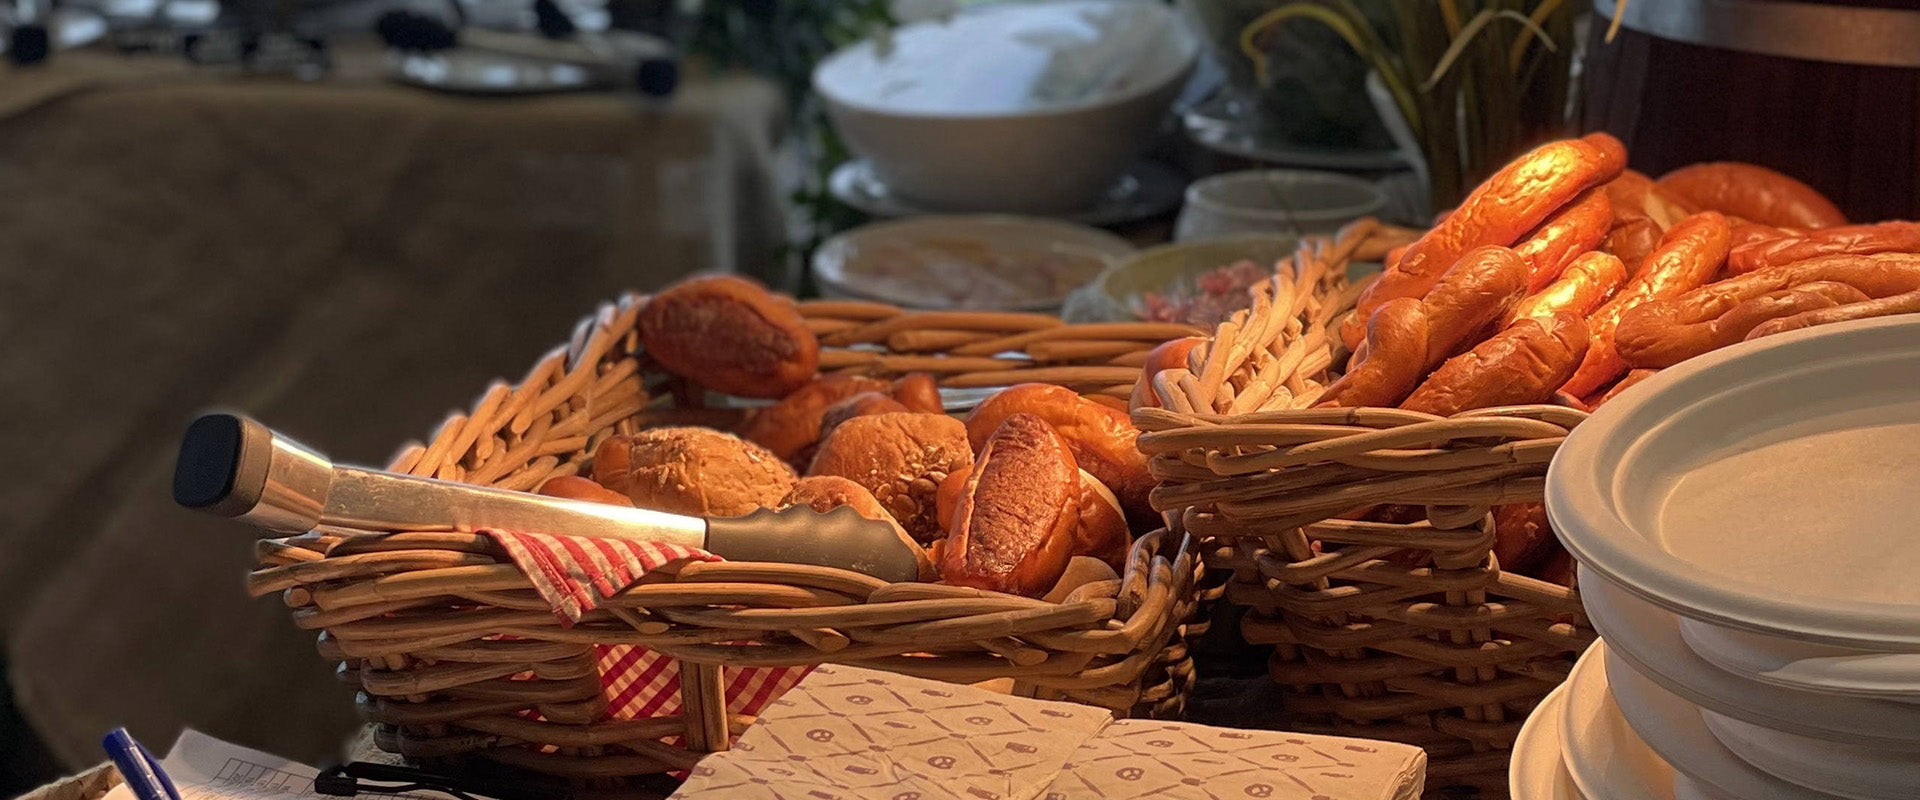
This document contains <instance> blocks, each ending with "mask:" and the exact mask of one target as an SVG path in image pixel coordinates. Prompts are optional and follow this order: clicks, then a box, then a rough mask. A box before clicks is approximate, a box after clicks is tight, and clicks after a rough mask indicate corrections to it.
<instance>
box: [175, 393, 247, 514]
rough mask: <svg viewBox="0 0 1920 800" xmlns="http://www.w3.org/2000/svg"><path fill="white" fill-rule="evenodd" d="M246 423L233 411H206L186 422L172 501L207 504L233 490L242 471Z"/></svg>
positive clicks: (199, 505)
mask: <svg viewBox="0 0 1920 800" xmlns="http://www.w3.org/2000/svg"><path fill="white" fill-rule="evenodd" d="M243 429H244V426H243V425H242V423H241V419H240V418H239V417H236V416H234V415H232V414H207V415H204V416H202V417H200V418H199V419H196V420H194V421H193V422H192V423H191V424H189V425H187V433H186V436H184V437H182V438H181V440H180V458H179V460H178V461H176V462H175V463H174V466H173V501H174V502H176V503H179V504H180V505H182V506H185V507H187V508H194V509H200V508H207V507H209V506H212V505H214V504H216V503H219V502H220V501H222V500H225V499H227V496H228V495H230V494H232V493H233V485H234V479H235V478H237V477H238V476H239V473H240V450H241V446H242V443H243V439H244V436H243V433H242V431H243Z"/></svg>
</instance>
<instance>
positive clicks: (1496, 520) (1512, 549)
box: [1493, 503, 1554, 575]
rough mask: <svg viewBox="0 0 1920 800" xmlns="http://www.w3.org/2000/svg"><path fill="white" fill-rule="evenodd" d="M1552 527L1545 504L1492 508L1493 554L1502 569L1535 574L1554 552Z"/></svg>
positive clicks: (1523, 504) (1517, 504) (1523, 573)
mask: <svg viewBox="0 0 1920 800" xmlns="http://www.w3.org/2000/svg"><path fill="white" fill-rule="evenodd" d="M1553 548H1554V538H1553V526H1552V525H1550V524H1549V523H1548V522H1547V506H1546V504H1545V503H1515V504H1513V505H1505V506H1499V507H1497V508H1495V509H1494V510H1493V556H1494V558H1496V559H1499V561H1500V569H1501V570H1503V571H1506V572H1516V573H1519V574H1522V575H1532V574H1534V571H1535V570H1537V569H1539V568H1540V567H1541V565H1543V564H1545V563H1546V561H1547V557H1548V556H1551V555H1553Z"/></svg>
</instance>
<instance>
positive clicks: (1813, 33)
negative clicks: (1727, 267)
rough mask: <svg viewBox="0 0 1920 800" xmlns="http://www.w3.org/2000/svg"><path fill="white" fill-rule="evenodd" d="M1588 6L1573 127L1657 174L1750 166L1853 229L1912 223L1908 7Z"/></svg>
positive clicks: (1917, 136) (1914, 10)
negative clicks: (1830, 207) (1602, 133)
mask: <svg viewBox="0 0 1920 800" xmlns="http://www.w3.org/2000/svg"><path fill="white" fill-rule="evenodd" d="M1613 3H1614V0H1595V3H1594V11H1595V20H1594V23H1595V24H1594V25H1593V26H1592V27H1593V34H1592V37H1593V38H1592V40H1591V41H1589V42H1588V49H1587V61H1586V69H1585V72H1586V74H1585V78H1584V79H1583V82H1582V83H1583V91H1584V94H1585V96H1586V100H1585V103H1584V106H1583V108H1584V112H1583V115H1582V116H1583V122H1584V123H1585V127H1586V128H1587V129H1589V130H1594V129H1598V130H1606V131H1608V132H1610V133H1612V134H1614V135H1616V136H1619V137H1620V139H1621V140H1622V141H1624V142H1626V144H1627V148H1628V152H1629V153H1631V154H1632V166H1633V167H1634V168H1635V169H1638V170H1640V171H1642V172H1645V173H1647V174H1649V175H1653V176H1656V177H1657V176H1659V175H1660V174H1661V173H1664V172H1666V171H1667V170H1670V169H1673V168H1675V167H1680V166H1685V165H1687V164H1691V163H1694V162H1698V161H1724V160H1735V161H1750V162H1753V163H1756V164H1763V165H1766V166H1768V167H1772V168H1774V169H1777V170H1780V171H1781V172H1785V173H1787V174H1789V175H1792V176H1794V177H1796V178H1799V179H1801V180H1803V181H1806V182H1807V183H1809V184H1811V185H1813V187H1814V188H1817V189H1819V190H1820V191H1821V192H1823V193H1825V194H1826V195H1827V196H1828V197H1830V198H1832V199H1833V201H1834V202H1835V203H1837V204H1838V205H1839V206H1840V208H1841V210H1843V211H1845V212H1846V214H1847V216H1848V218H1850V219H1853V220H1856V221H1864V220H1880V219H1894V218H1903V219H1911V218H1920V191H1916V189H1920V165H1917V164H1916V162H1917V161H1920V159H1916V150H1917V149H1920V133H1917V131H1920V124H1916V123H1917V122H1920V45H1917V44H1916V43H1920V3H1916V2H1912V0H1864V1H1863V0H1854V2H1836V1H1835V0H1819V1H1818V2H1770V1H1763V0H1631V1H1630V2H1629V3H1628V4H1627V7H1626V11H1625V13H1624V14H1623V15H1622V20H1621V30H1620V31H1619V34H1618V35H1617V36H1616V37H1615V39H1614V40H1613V41H1612V42H1605V41H1602V39H1603V36H1604V33H1605V31H1606V28H1607V25H1606V21H1607V20H1608V19H1610V18H1611V17H1612V16H1613V12H1614V8H1613Z"/></svg>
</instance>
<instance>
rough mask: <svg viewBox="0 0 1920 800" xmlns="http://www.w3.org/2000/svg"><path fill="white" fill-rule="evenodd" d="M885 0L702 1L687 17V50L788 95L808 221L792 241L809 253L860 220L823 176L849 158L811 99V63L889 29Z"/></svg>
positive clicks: (801, 205)
mask: <svg viewBox="0 0 1920 800" xmlns="http://www.w3.org/2000/svg"><path fill="white" fill-rule="evenodd" d="M888 7H889V3H888V2H887V0H707V1H706V2H700V3H698V8H697V10H695V11H694V12H693V14H692V17H693V19H692V24H691V25H690V32H689V35H688V40H687V51H688V53H690V54H692V55H695V56H699V57H703V58H705V59H706V60H708V61H710V62H711V63H713V64H714V65H715V66H716V67H721V68H744V69H748V70H751V71H753V72H755V73H758V74H760V75H764V76H766V77H767V78H769V79H771V80H773V81H774V82H776V83H778V84H779V85H780V87H781V89H782V91H783V92H785V94H786V99H787V108H788V111H789V113H790V114H791V115H792V120H791V122H792V124H793V125H794V126H795V131H796V133H797V139H798V141H799V142H800V145H801V147H802V151H801V156H802V158H803V159H804V161H805V164H806V168H807V174H806V176H805V178H804V180H803V181H802V184H801V186H800V188H798V189H796V190H795V191H794V194H793V197H792V201H793V203H794V205H795V207H796V208H797V209H798V210H799V212H800V214H801V217H802V220H801V221H802V222H803V223H804V224H805V226H806V230H805V233H804V234H803V235H802V237H801V241H800V242H798V243H796V246H797V247H798V248H799V250H800V252H801V255H803V256H804V255H806V254H808V253H811V252H812V251H813V249H814V248H815V247H817V246H818V245H819V243H820V242H821V241H822V240H824V239H825V238H826V237H827V236H830V235H832V234H834V233H835V232H838V231H840V230H844V229H845V228H847V227H850V226H852V225H854V224H856V223H857V222H858V221H859V220H860V214H859V212H858V211H855V210H854V209H852V208H849V207H847V206H846V205H845V204H843V203H841V202H839V201H838V200H836V199H834V197H833V195H832V193H830V192H829V191H828V190H827V178H828V176H830V175H832V174H833V170H834V168H836V167H838V166H840V165H841V164H844V163H846V161H847V160H848V159H850V158H851V157H852V155H851V154H850V153H849V152H848V150H847V146H846V144H845V143H844V142H842V141H841V140H840V137H839V135H838V134H836V133H835V132H834V130H833V126H832V125H831V124H829V123H828V121H827V116H826V110H825V109H824V108H823V107H822V106H821V104H820V103H819V102H818V101H817V100H816V99H815V98H814V97H813V93H812V85H811V84H812V77H813V68H814V66H815V65H816V64H818V63H820V61H821V60H822V59H824V58H826V57H827V56H828V55H829V54H831V53H832V52H833V51H834V50H837V49H839V48H841V47H844V46H846V45H849V44H852V43H854V42H857V41H860V40H861V39H864V38H866V37H868V36H872V35H875V34H878V33H881V32H884V31H886V30H888V29H890V28H892V26H893V24H894V22H893V18H892V15H891V14H890V13H889V10H888Z"/></svg>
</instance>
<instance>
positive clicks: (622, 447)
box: [593, 428, 796, 517]
mask: <svg viewBox="0 0 1920 800" xmlns="http://www.w3.org/2000/svg"><path fill="white" fill-rule="evenodd" d="M593 479H594V480H595V481H597V482H598V483H599V484H600V485H602V486H605V487H607V488H608V489H612V490H614V491H616V492H625V493H626V495H627V497H629V498H631V499H632V500H633V504H634V505H635V506H638V507H640V508H651V509H655V510H658V511H668V512H672V513H675V514H688V515H692V516H700V517H737V516H740V515H742V514H748V513H752V512H753V510H754V509H757V508H772V507H775V506H778V505H779V503H780V499H781V498H783V497H785V496H786V495H787V491H788V490H790V489H792V488H793V482H794V480H795V479H796V476H795V475H794V473H793V468H791V467H789V466H787V463H786V462H785V461H782V460H780V459H779V458H778V457H776V456H775V455H774V454H773V453H772V452H770V451H768V450H767V449H766V448H764V447H761V446H759V445H757V444H754V443H752V442H749V441H745V440H743V439H740V438H739V437H737V436H734V435H732V434H728V433H721V432H720V431H716V430H713V429H711V428H653V429H650V430H644V431H641V432H639V433H636V434H633V435H631V436H614V437H612V438H610V439H608V440H607V441H606V442H605V443H604V444H602V445H600V449H599V451H598V452H596V453H594V457H593Z"/></svg>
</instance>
